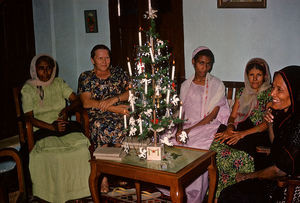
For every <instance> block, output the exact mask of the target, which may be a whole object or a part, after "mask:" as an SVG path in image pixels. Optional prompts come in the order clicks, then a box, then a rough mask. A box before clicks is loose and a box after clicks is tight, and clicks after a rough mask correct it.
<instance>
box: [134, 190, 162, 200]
mask: <svg viewBox="0 0 300 203" xmlns="http://www.w3.org/2000/svg"><path fill="white" fill-rule="evenodd" d="M141 196H142V197H141V198H142V200H149V199H156V198H158V197H160V196H161V193H160V192H153V193H150V192H147V191H142V194H141ZM132 199H133V200H137V198H136V195H133V196H132Z"/></svg>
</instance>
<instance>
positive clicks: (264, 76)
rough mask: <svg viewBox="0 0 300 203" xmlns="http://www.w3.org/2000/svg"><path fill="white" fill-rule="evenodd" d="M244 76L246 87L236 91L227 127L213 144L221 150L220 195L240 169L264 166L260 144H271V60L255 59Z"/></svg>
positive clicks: (219, 163)
mask: <svg viewBox="0 0 300 203" xmlns="http://www.w3.org/2000/svg"><path fill="white" fill-rule="evenodd" d="M244 76H245V77H244V78H245V88H241V89H240V91H239V92H237V93H236V99H235V103H234V106H233V108H232V112H231V114H230V117H229V119H228V123H227V126H220V128H219V133H217V134H216V139H215V141H214V142H213V143H212V145H211V147H210V149H211V150H213V151H216V152H217V157H216V161H217V167H218V172H219V181H218V188H217V193H216V197H218V196H219V194H220V192H221V191H222V189H223V188H225V187H227V186H229V185H232V184H234V183H235V175H236V173H237V172H243V173H246V172H252V171H254V170H255V168H256V169H258V168H261V167H263V166H260V165H261V163H260V159H259V158H260V157H259V156H258V155H257V153H256V147H257V146H260V145H269V144H270V141H269V137H268V133H267V131H266V129H267V124H266V123H265V122H264V120H263V117H264V112H265V111H266V106H267V104H268V103H269V102H270V101H271V95H270V93H271V85H270V73H269V69H268V65H267V63H266V62H265V61H264V60H263V59H260V58H254V59H251V60H250V61H249V62H248V63H247V65H246V69H245V75H244ZM222 127H223V132H222ZM220 131H221V132H220Z"/></svg>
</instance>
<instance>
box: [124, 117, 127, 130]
mask: <svg viewBox="0 0 300 203" xmlns="http://www.w3.org/2000/svg"><path fill="white" fill-rule="evenodd" d="M124 129H127V118H126V115H124Z"/></svg>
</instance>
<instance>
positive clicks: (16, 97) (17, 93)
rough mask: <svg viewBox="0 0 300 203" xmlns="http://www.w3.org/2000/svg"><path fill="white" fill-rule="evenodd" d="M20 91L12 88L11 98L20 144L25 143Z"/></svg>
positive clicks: (19, 88) (17, 88) (18, 88)
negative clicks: (13, 104)
mask: <svg viewBox="0 0 300 203" xmlns="http://www.w3.org/2000/svg"><path fill="white" fill-rule="evenodd" d="M21 89H22V87H14V88H13V97H14V102H15V107H16V114H17V125H18V131H19V139H20V142H21V144H24V143H25V130H24V129H25V122H24V114H23V110H22V102H21Z"/></svg>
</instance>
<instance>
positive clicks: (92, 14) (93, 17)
mask: <svg viewBox="0 0 300 203" xmlns="http://www.w3.org/2000/svg"><path fill="white" fill-rule="evenodd" d="M84 22H85V32H86V33H97V32H98V22H97V11H96V10H85V11H84Z"/></svg>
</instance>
